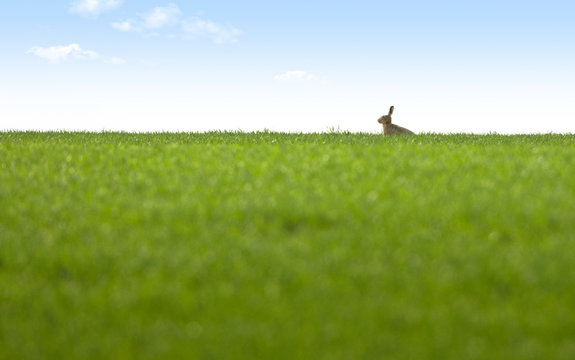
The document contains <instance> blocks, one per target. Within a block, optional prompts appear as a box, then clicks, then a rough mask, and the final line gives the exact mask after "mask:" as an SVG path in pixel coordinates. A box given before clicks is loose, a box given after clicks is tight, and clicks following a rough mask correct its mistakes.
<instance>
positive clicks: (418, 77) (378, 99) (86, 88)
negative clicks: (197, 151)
mask: <svg viewBox="0 0 575 360" xmlns="http://www.w3.org/2000/svg"><path fill="white" fill-rule="evenodd" d="M0 9H1V11H0V39H1V44H2V46H1V47H0V65H1V67H0V131H1V130H91V131H100V130H124V131H207V130H244V131H253V130H264V129H268V130H273V131H290V132H322V131H329V130H330V129H339V130H343V131H353V132H356V131H362V132H374V133H376V132H379V131H380V125H379V124H378V123H377V122H376V120H377V118H378V117H379V116H381V115H382V114H384V113H387V110H388V109H389V106H390V105H394V106H395V113H394V117H393V119H394V122H395V123H397V124H399V125H401V126H404V127H407V128H409V129H411V130H413V131H415V132H469V133H487V132H498V133H547V132H556V133H566V132H569V133H575V105H574V104H573V100H574V99H575V21H574V19H575V2H572V1H557V0H546V1H530V0H523V1H515V0H511V1H505V0H498V1H493V0H483V1H446V0H444V1H441V0H439V1H433V2H430V1H422V0H410V1H366V0H355V1H337V0H335V1H334V0H332V1H325V0H317V1H313V0H307V1H301V0H290V1H279V2H278V1H276V2H271V1H257V0H247V1H241V2H240V1H227V0H225V1H218V0H210V1H207V0H201V1H200V0H199V1H183V0H168V1H163V0H140V1H136V0H51V1H31V0H6V1H4V2H3V4H2V6H1V7H0Z"/></svg>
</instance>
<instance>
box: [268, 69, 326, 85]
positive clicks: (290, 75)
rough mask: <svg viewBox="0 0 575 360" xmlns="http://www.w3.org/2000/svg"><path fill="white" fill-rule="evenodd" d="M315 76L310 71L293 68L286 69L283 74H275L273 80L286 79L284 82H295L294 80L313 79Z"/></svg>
mask: <svg viewBox="0 0 575 360" xmlns="http://www.w3.org/2000/svg"><path fill="white" fill-rule="evenodd" d="M315 78H316V77H315V76H314V75H312V74H310V73H307V72H305V71H302V70H293V71H288V72H286V73H283V74H279V75H276V76H275V77H274V80H276V81H286V82H295V81H309V80H314V79H315Z"/></svg>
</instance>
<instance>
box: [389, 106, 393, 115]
mask: <svg viewBox="0 0 575 360" xmlns="http://www.w3.org/2000/svg"><path fill="white" fill-rule="evenodd" d="M391 114H393V106H392V107H390V108H389V114H388V115H389V116H391Z"/></svg>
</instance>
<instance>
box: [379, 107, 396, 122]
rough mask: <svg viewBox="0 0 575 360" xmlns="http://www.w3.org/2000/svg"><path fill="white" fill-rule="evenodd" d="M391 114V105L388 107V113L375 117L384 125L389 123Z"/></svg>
mask: <svg viewBox="0 0 575 360" xmlns="http://www.w3.org/2000/svg"><path fill="white" fill-rule="evenodd" d="M391 114H393V106H392V107H390V108H389V114H387V115H383V116H382V117H380V118H379V119H377V122H378V123H380V124H384V125H389V124H391Z"/></svg>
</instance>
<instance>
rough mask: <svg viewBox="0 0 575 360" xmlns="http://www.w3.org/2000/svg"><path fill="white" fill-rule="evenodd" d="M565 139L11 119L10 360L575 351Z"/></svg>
mask: <svg viewBox="0 0 575 360" xmlns="http://www.w3.org/2000/svg"><path fill="white" fill-rule="evenodd" d="M574 159H575V135H521V136H502V135H495V134H492V135H464V134H459V135H438V134H424V135H417V136H412V137H391V138H383V137H381V136H379V135H371V134H349V133H327V134H308V135H306V134H282V133H271V132H261V133H205V134H188V133H179V134H129V133H56V132H54V133H35V132H26V133H24V132H3V133H0V359H91V358H93V359H158V358H164V359H194V358H197V359H232V358H234V359H381V358H388V359H490V360H492V359H511V358H513V359H573V358H575V336H574V334H575V160H574Z"/></svg>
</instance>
